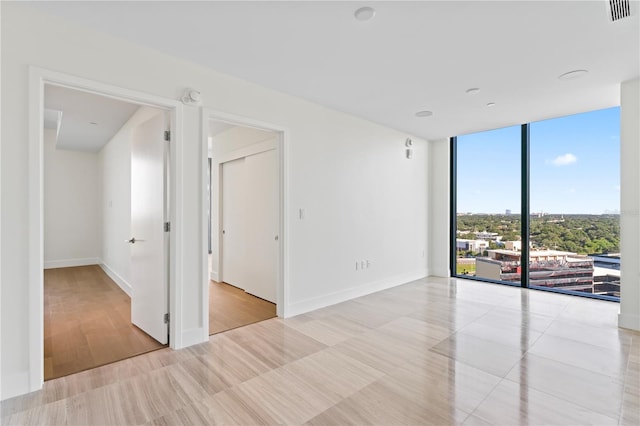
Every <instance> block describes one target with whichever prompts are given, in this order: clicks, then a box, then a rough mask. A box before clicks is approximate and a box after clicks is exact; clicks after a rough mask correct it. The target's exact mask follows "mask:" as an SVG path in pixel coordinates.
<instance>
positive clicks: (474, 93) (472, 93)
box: [465, 87, 480, 95]
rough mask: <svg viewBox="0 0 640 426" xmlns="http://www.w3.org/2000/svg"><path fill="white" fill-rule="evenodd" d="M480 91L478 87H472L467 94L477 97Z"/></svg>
mask: <svg viewBox="0 0 640 426" xmlns="http://www.w3.org/2000/svg"><path fill="white" fill-rule="evenodd" d="M479 91H480V89H479V88H478V87H472V88H471V89H467V90H466V91H465V93H466V94H468V95H476V94H478V92H479Z"/></svg>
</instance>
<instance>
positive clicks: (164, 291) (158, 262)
mask: <svg viewBox="0 0 640 426" xmlns="http://www.w3.org/2000/svg"><path fill="white" fill-rule="evenodd" d="M165 123H166V122H165V117H164V113H159V114H158V115H157V116H155V117H154V118H152V119H150V120H148V121H146V122H144V123H142V124H141V125H140V126H138V128H136V130H135V131H134V135H133V142H132V146H131V231H132V235H131V237H132V240H130V241H129V243H130V244H131V279H132V283H131V287H132V297H131V322H133V324H135V325H136V326H137V327H139V328H140V329H142V330H143V331H144V332H146V333H147V334H149V335H150V336H151V337H153V338H154V339H156V340H157V341H159V342H160V343H162V344H166V343H167V342H168V327H167V324H166V323H165V314H166V313H168V312H169V310H168V308H169V303H168V302H169V285H168V274H167V271H168V255H167V250H166V248H167V247H168V235H169V234H168V233H166V232H164V222H165V212H166V203H165V188H166V180H165V177H166V175H167V174H166V173H165V167H166V163H165V159H166V158H167V156H166V155H165V152H168V150H167V146H168V143H167V142H165V141H164V131H165V128H166V124H165Z"/></svg>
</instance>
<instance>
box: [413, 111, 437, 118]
mask: <svg viewBox="0 0 640 426" xmlns="http://www.w3.org/2000/svg"><path fill="white" fill-rule="evenodd" d="M432 115H433V112H431V111H418V112H416V117H431V116H432Z"/></svg>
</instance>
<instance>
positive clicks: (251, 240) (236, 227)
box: [207, 119, 281, 334]
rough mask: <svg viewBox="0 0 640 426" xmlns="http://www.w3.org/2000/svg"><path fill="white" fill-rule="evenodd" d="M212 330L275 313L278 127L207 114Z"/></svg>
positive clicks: (279, 202)
mask: <svg viewBox="0 0 640 426" xmlns="http://www.w3.org/2000/svg"><path fill="white" fill-rule="evenodd" d="M207 130H208V132H207V135H208V164H209V170H208V172H209V174H208V179H209V185H208V189H209V191H208V192H209V194H208V195H209V198H208V199H209V206H208V207H209V212H210V214H209V215H208V216H209V222H210V226H208V227H207V229H209V232H210V235H209V236H208V238H207V240H208V241H210V244H209V270H208V273H209V276H210V281H209V285H208V287H209V288H208V290H209V334H215V333H219V332H222V331H226V330H229V329H232V328H236V327H240V326H244V325H248V324H251V323H254V322H258V321H262V320H265V319H269V318H273V317H275V316H276V315H277V305H278V287H279V260H280V236H279V233H280V216H281V213H280V204H281V197H280V160H279V141H280V138H281V135H280V133H279V132H277V131H274V130H271V129H268V128H263V127H261V128H257V127H254V126H247V125H246V124H242V123H237V122H233V121H227V120H224V121H222V120H219V119H218V120H216V119H209V120H208V126H207Z"/></svg>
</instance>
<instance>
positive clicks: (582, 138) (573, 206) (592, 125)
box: [457, 107, 620, 215]
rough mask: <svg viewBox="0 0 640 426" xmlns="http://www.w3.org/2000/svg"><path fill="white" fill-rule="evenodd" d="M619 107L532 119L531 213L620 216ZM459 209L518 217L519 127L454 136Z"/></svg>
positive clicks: (459, 210) (461, 211) (463, 211)
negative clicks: (553, 117)
mask: <svg viewBox="0 0 640 426" xmlns="http://www.w3.org/2000/svg"><path fill="white" fill-rule="evenodd" d="M619 121H620V119H619V107H613V108H607V109H603V110H598V111H592V112H586V113H581V114H576V115H571V116H567V117H561V118H555V119H550V120H544V121H539V122H534V123H531V126H530V140H531V144H530V146H531V152H530V191H531V193H530V211H531V212H532V213H533V212H544V213H548V214H595V215H601V214H619V210H620V126H619ZM457 146H458V149H457V157H458V158H457V160H458V161H457V180H458V182H457V184H458V185H457V211H458V212H460V213H467V212H470V213H476V214H482V213H485V214H505V211H506V210H511V212H512V214H516V215H517V214H520V186H521V185H520V126H511V127H506V128H502V129H496V130H489V131H486V132H481V133H474V134H470V135H463V136H459V137H458V143H457Z"/></svg>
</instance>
